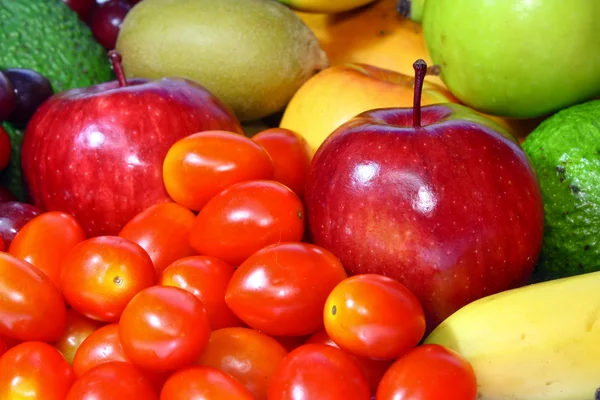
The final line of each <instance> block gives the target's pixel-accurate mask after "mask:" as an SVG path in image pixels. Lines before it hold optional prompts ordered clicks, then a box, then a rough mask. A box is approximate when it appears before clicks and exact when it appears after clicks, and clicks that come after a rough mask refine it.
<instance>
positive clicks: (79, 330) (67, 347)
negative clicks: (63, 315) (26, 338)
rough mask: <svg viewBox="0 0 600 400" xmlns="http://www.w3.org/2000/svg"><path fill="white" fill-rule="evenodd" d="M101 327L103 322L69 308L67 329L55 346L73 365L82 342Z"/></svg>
mask: <svg viewBox="0 0 600 400" xmlns="http://www.w3.org/2000/svg"><path fill="white" fill-rule="evenodd" d="M101 326H102V323H101V322H99V321H95V320H93V319H89V318H87V317H84V316H83V315H81V314H79V313H78V312H77V311H75V310H73V309H72V308H69V309H68V310H67V329H66V330H65V333H64V334H63V336H62V337H61V338H60V339H58V340H57V341H56V342H54V343H53V345H54V347H56V348H57V349H58V350H59V351H60V352H61V353H62V355H63V356H64V357H65V359H66V360H67V361H68V362H69V364H72V363H73V357H74V356H75V352H76V351H77V348H79V346H80V345H81V342H83V341H84V340H85V338H87V337H88V336H89V335H91V334H92V332H94V331H96V330H97V329H99V328H100V327H101Z"/></svg>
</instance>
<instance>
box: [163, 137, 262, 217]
mask: <svg viewBox="0 0 600 400" xmlns="http://www.w3.org/2000/svg"><path fill="white" fill-rule="evenodd" d="M273 174H274V167H273V162H272V161H271V157H270V156H269V154H268V153H267V151H266V150H265V149H263V148H262V146H260V145H259V144H257V143H255V142H254V141H252V139H249V138H247V137H245V136H243V135H240V134H237V133H232V132H225V131H204V132H199V133H195V134H193V135H190V136H187V137H185V138H183V139H180V140H179V141H177V142H175V143H174V144H173V146H171V148H170V149H169V151H168V153H167V156H166V157H165V161H164V163H163V180H164V183H165V187H166V188H167V192H168V193H169V196H171V198H172V199H173V200H175V201H176V202H177V203H179V204H181V205H183V206H185V207H187V208H189V209H190V210H195V211H199V210H200V209H202V207H204V205H205V204H206V203H207V202H208V200H210V199H211V198H212V197H213V196H215V195H216V194H217V193H219V192H221V191H222V190H224V189H226V188H228V187H229V186H231V185H233V184H234V183H237V182H243V181H249V180H253V179H272V178H273Z"/></svg>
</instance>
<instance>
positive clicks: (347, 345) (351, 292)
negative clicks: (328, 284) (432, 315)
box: [323, 274, 425, 360]
mask: <svg viewBox="0 0 600 400" xmlns="http://www.w3.org/2000/svg"><path fill="white" fill-rule="evenodd" d="M323 314H324V321H325V330H326V331H327V334H328V335H329V337H330V338H331V339H332V340H333V341H334V342H335V343H336V344H337V345H338V346H340V348H342V349H344V350H346V351H347V352H349V353H352V354H354V355H357V356H360V357H367V358H374V359H379V360H390V359H394V358H397V357H399V356H401V355H402V354H404V353H406V352H407V351H408V350H410V349H412V348H413V347H415V346H416V345H417V344H418V343H419V342H420V341H421V339H422V337H423V335H424V333H425V315H424V313H423V308H422V307H421V304H420V303H419V300H417V298H416V297H415V295H413V294H412V292H411V291H410V290H408V289H407V288H406V286H404V285H403V284H401V283H400V282H398V281H396V280H394V279H391V278H388V277H386V276H383V275H377V274H363V275H355V276H352V277H350V278H347V279H345V280H344V281H343V282H340V283H339V284H338V285H337V286H336V287H335V288H334V289H333V290H332V291H331V293H330V294H329V296H328V297H327V302H326V303H325V307H324V310H323Z"/></svg>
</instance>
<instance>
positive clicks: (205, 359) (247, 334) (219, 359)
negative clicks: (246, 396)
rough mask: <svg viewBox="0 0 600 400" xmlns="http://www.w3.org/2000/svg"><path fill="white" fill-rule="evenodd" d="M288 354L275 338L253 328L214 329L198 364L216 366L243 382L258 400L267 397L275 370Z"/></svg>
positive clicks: (264, 399)
mask: <svg viewBox="0 0 600 400" xmlns="http://www.w3.org/2000/svg"><path fill="white" fill-rule="evenodd" d="M287 354H288V352H287V350H286V349H285V348H284V347H283V346H282V345H281V344H279V342H277V341H276V340H275V339H273V338H272V337H270V336H267V335H265V334H264V333H261V332H258V331H255V330H254V329H250V328H239V327H236V328H223V329H218V330H216V331H213V332H212V333H211V335H210V339H209V342H208V346H206V349H204V352H203V353H202V355H201V356H200V358H199V359H198V364H200V365H205V366H209V367H214V368H217V369H219V370H221V371H223V372H225V373H227V374H229V375H231V376H232V377H234V378H235V379H236V380H237V381H238V382H240V383H241V384H242V385H244V387H245V388H246V389H248V390H249V391H250V393H252V396H254V399H256V400H266V399H267V392H268V389H269V383H270V382H271V378H272V376H273V374H274V373H275V370H276V369H277V367H278V366H279V364H280V363H281V361H282V360H283V358H284V357H285V356H286V355H287Z"/></svg>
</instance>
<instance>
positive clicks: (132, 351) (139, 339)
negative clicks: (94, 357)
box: [119, 286, 210, 371]
mask: <svg viewBox="0 0 600 400" xmlns="http://www.w3.org/2000/svg"><path fill="white" fill-rule="evenodd" d="M209 336H210V325H209V321H208V316H207V314H206V309H205V308H204V305H203V304H202V302H200V300H198V299H197V298H196V297H195V296H194V295H193V294H191V293H190V292H188V291H187V290H184V289H181V288H178V287H172V286H153V287H150V288H147V289H144V290H142V291H141V292H139V293H138V294H137V295H136V296H135V297H134V298H133V299H132V300H131V301H130V302H129V304H128V305H127V307H126V308H125V310H124V311H123V314H122V315H121V320H120V321H119V341H120V342H121V346H123V350H124V351H125V354H126V355H127V357H128V358H129V359H130V360H131V361H132V362H133V363H134V364H136V365H138V366H140V367H142V368H144V369H148V370H151V371H174V370H176V369H179V368H182V367H185V366H188V365H191V364H193V363H194V361H196V360H197V359H198V357H199V356H200V354H201V353H202V351H203V350H204V348H205V347H206V345H207V344H208V338H209Z"/></svg>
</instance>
